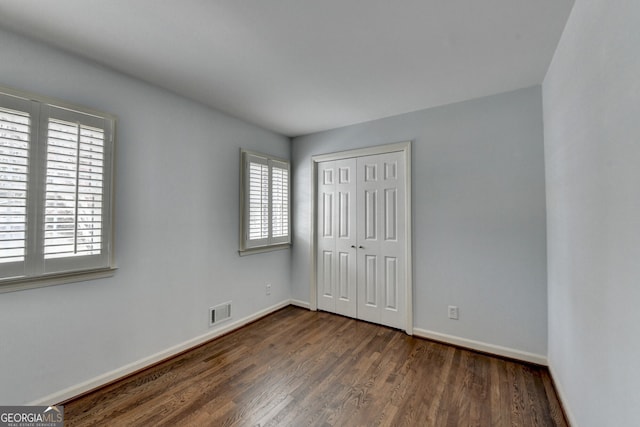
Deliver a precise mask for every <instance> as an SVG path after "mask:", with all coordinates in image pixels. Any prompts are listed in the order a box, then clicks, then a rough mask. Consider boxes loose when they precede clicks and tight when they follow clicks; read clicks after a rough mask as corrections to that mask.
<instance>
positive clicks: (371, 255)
mask: <svg viewBox="0 0 640 427" xmlns="http://www.w3.org/2000/svg"><path fill="white" fill-rule="evenodd" d="M312 165H313V168H312V173H313V177H314V180H313V184H312V185H313V191H312V197H313V199H312V200H313V202H314V208H313V212H314V214H313V220H312V222H313V227H312V242H313V243H312V280H311V309H320V310H324V311H328V312H332V313H337V314H341V315H344V316H349V317H353V318H356V319H361V320H366V321H369V322H374V323H378V324H382V325H386V326H391V327H394V328H398V329H403V330H405V331H406V332H407V333H408V334H411V333H412V328H413V321H412V310H411V308H412V281H411V169H410V165H411V145H410V143H398V144H389V145H383V146H377V147H370V148H365V149H361V150H351V151H345V152H340V153H332V154H325V155H319V156H314V157H312Z"/></svg>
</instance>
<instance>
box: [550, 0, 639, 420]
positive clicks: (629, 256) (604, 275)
mask: <svg viewBox="0 0 640 427" xmlns="http://www.w3.org/2000/svg"><path fill="white" fill-rule="evenodd" d="M543 94H544V96H543V98H544V126H545V163H546V180H547V221H548V227H547V233H548V255H549V262H548V271H549V278H548V287H549V363H550V366H551V369H552V372H553V374H554V377H555V380H556V384H557V385H558V387H559V389H560V390H561V393H562V395H563V397H564V402H565V404H566V406H567V409H568V410H569V412H570V413H571V414H572V416H571V417H572V418H573V420H574V423H575V425H579V426H583V427H586V426H604V425H607V426H637V425H640V391H639V389H638V384H640V367H639V366H638V363H639V362H640V310H639V309H638V306H639V304H640V2H638V1H637V0H621V1H617V2H597V1H583V0H578V1H576V3H575V5H574V8H573V11H572V13H571V16H570V18H569V21H568V24H567V27H566V29H565V31H564V34H563V36H562V39H561V41H560V44H559V46H558V49H557V51H556V53H555V56H554V59H553V61H552V64H551V67H550V68H549V71H548V73H547V76H546V78H545V80H544V85H543Z"/></svg>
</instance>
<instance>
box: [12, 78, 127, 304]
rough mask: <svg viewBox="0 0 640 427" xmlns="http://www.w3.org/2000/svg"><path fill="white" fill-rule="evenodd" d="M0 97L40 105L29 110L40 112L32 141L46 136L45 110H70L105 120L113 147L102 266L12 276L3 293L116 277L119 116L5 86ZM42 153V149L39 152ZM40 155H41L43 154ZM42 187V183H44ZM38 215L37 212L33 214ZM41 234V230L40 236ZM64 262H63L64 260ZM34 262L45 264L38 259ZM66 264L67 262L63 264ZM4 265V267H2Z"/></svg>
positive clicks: (31, 177)
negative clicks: (44, 127)
mask: <svg viewBox="0 0 640 427" xmlns="http://www.w3.org/2000/svg"><path fill="white" fill-rule="evenodd" d="M0 94H4V95H8V96H10V97H16V98H20V99H22V100H23V101H25V102H30V103H31V104H32V105H34V106H35V105H37V107H38V108H37V110H36V109H35V107H34V109H32V110H30V112H31V113H33V111H37V112H36V114H34V115H33V117H34V121H37V122H38V125H37V128H36V129H37V131H36V132H35V133H34V135H33V137H32V141H33V142H34V143H36V144H38V143H41V140H40V138H41V135H39V134H38V133H43V131H42V126H43V121H44V120H46V116H45V115H44V114H41V112H42V111H46V110H48V109H58V110H60V111H63V110H68V111H69V112H70V114H74V113H77V114H81V115H86V116H94V117H96V118H99V119H102V120H104V121H105V122H106V123H107V124H108V126H107V127H108V129H105V131H106V133H107V135H108V137H107V138H105V142H106V143H108V144H110V145H111V149H110V150H107V151H108V152H106V153H105V156H107V157H108V160H107V161H106V162H105V167H106V169H105V172H104V173H105V175H107V174H108V176H106V178H105V182H104V185H105V187H106V188H105V193H104V195H105V203H106V208H105V212H104V213H103V221H104V227H105V229H106V230H107V231H106V232H105V234H104V236H103V237H104V242H103V245H104V246H105V247H106V248H107V249H106V255H105V257H104V258H103V259H104V260H105V262H104V263H103V264H102V265H101V266H99V267H90V268H77V269H73V268H74V266H73V264H74V262H73V261H72V262H71V264H70V265H71V267H70V268H71V269H70V270H68V271H67V270H64V269H63V271H51V272H40V273H39V274H36V275H28V276H18V277H9V278H0V293H5V292H14V291H21V290H26V289H34V288H40V287H46V286H53V285H60V284H66V283H74V282H81V281H87V280H93V279H100V278H105V277H111V276H113V275H114V274H115V271H116V270H117V267H116V265H115V251H114V242H115V239H114V233H115V221H114V205H115V197H114V185H115V150H116V142H115V139H116V138H115V134H116V117H115V116H114V115H111V114H108V113H104V112H101V111H97V110H93V109H90V108H86V107H82V106H78V105H73V104H70V103H67V102H64V101H60V100H58V99H54V98H49V97H45V96H40V95H36V94H33V93H29V92H25V91H20V90H15V89H11V88H7V87H4V86H0ZM38 150H40V149H38ZM38 153H39V154H40V155H41V154H42V153H40V151H38ZM37 156H38V155H36V160H37V163H36V164H34V165H32V167H34V168H40V167H41V164H42V163H41V159H39V158H37ZM40 173H41V172H40V171H37V172H34V171H31V172H30V174H29V178H28V179H29V182H30V184H29V185H30V186H31V185H33V184H34V180H35V179H39V177H37V174H40ZM42 185H43V184H42ZM35 191H36V192H38V193H39V194H44V187H40V188H36V189H35ZM35 210H36V207H34V206H30V207H29V211H32V212H29V214H28V219H27V220H28V221H29V222H31V221H33V218H35V216H34V215H42V214H43V212H44V211H42V212H36V211H35ZM34 212H35V213H34ZM41 232H42V231H39V233H41ZM61 260H64V259H61ZM35 262H42V261H38V260H36V261H35ZM63 263H64V261H63ZM0 266H1V265H0Z"/></svg>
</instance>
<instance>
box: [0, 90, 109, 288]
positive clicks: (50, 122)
mask: <svg viewBox="0 0 640 427" xmlns="http://www.w3.org/2000/svg"><path fill="white" fill-rule="evenodd" d="M17 103H22V108H21V109H14V108H11V106H15V105H16V104H17ZM114 124H115V122H114V119H113V118H110V117H108V116H100V115H96V114H94V113H85V112H80V111H76V110H72V109H69V108H66V107H64V108H63V107H58V106H54V105H52V104H50V103H45V102H37V101H29V100H27V99H21V98H20V96H19V95H14V94H12V93H1V92H0V267H1V268H0V284H2V280H3V279H4V280H7V279H24V278H39V277H44V276H46V275H50V274H61V273H77V272H82V271H95V270H101V269H107V268H110V267H111V262H112V253H111V225H112V221H111V188H112V184H111V183H112V156H113V138H112V134H113V127H114Z"/></svg>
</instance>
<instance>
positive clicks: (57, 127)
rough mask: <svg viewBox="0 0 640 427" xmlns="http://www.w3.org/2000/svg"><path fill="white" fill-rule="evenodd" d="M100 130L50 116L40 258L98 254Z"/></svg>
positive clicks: (100, 196) (102, 137)
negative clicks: (42, 241) (42, 247)
mask: <svg viewBox="0 0 640 427" xmlns="http://www.w3.org/2000/svg"><path fill="white" fill-rule="evenodd" d="M103 148H104V131H103V130H102V129H98V128H91V127H88V126H83V125H81V124H79V123H70V122H64V121H60V120H54V119H50V120H49V129H48V137H47V185H46V190H45V204H46V209H45V217H44V218H45V219H44V222H45V224H44V226H45V234H44V257H45V259H49V258H60V257H67V256H86V255H98V254H100V252H101V242H102V187H103V177H104V175H103V171H102V168H103Z"/></svg>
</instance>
